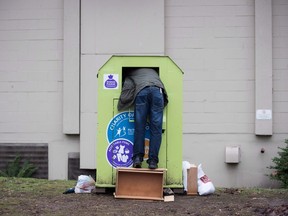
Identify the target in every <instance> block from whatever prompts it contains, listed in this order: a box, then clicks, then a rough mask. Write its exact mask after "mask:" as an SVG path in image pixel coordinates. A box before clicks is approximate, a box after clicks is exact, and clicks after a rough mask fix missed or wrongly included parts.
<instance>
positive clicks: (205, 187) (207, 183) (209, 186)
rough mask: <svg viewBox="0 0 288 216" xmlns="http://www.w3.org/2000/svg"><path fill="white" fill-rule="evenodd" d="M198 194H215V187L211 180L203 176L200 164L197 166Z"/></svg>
mask: <svg viewBox="0 0 288 216" xmlns="http://www.w3.org/2000/svg"><path fill="white" fill-rule="evenodd" d="M197 177H198V181H197V183H198V193H199V195H208V194H212V193H214V192H215V187H214V185H213V183H212V182H211V180H210V179H209V178H208V176H207V175H205V173H204V171H203V169H202V164H199V166H198V174H197Z"/></svg>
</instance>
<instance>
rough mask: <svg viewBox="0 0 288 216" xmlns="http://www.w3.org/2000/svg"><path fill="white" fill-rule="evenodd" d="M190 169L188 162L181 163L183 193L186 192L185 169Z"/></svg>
mask: <svg viewBox="0 0 288 216" xmlns="http://www.w3.org/2000/svg"><path fill="white" fill-rule="evenodd" d="M190 167H191V165H190V163H189V162H188V161H183V162H182V173H183V185H184V191H187V190H188V189H187V169H189V168H190Z"/></svg>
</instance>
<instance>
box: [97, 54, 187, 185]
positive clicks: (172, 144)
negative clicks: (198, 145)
mask: <svg viewBox="0 0 288 216" xmlns="http://www.w3.org/2000/svg"><path fill="white" fill-rule="evenodd" d="M136 68H153V69H155V70H156V71H157V72H158V73H159V76H160V79H161V80H162V82H163V83H164V85H165V89H166V91H167V94H168V100H169V103H168V105H167V106H166V107H165V109H164V114H163V130H162V142H161V147H160V152H159V163H158V167H159V168H165V169H167V171H166V172H165V176H164V186H165V187H170V188H183V183H182V107H183V104H182V102H183V99H182V98H183V97H182V85H183V84H182V79H183V72H182V71H181V69H180V68H179V67H178V66H177V65H176V64H175V63H174V62H173V61H172V60H171V59H170V58H169V57H168V56H112V57H111V58H110V59H109V60H108V61H107V62H106V63H105V64H104V65H103V66H102V67H101V68H100V69H99V71H98V74H97V77H98V115H97V119H98V125H97V136H96V137H97V143H96V169H97V176H96V188H110V187H115V183H116V168H119V167H132V164H133V160H132V156H133V140H134V109H133V107H131V108H129V109H128V110H125V111H121V112H119V111H118V110H117V104H118V100H119V96H120V94H121V90H122V83H123V82H124V79H125V74H127V73H128V72H129V71H131V70H133V69H136ZM149 136H150V134H149V122H147V124H146V134H145V156H144V161H143V163H142V167H143V168H147V167H148V164H147V163H146V161H145V160H147V159H148V150H149Z"/></svg>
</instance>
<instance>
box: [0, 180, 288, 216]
mask: <svg viewBox="0 0 288 216" xmlns="http://www.w3.org/2000/svg"><path fill="white" fill-rule="evenodd" d="M48 182H49V181H48ZM44 183H45V182H44ZM41 184H43V182H40V183H29V184H28V185H26V186H23V185H22V184H21V182H19V181H17V182H12V183H11V184H10V185H8V186H7V185H5V184H1V179H0V191H1V193H0V215H37V216H38V215H69V216H72V215H81V216H82V215H84V216H86V215H115V216H116V215H117V216H118V215H127V216H132V215H133V216H134V215H143V216H144V215H145V216H147V215H165V216H170V215H171V216H172V215H173V216H174V215H197V216H200V215H213V216H217V215H219V216H220V215H223V216H224V215H225V216H227V215H244V216H245V215H247V216H248V215H249V216H250V215H256V216H257V215H269V216H274V215H277V216H278V215H280V216H281V215H283V216H284V215H288V190H283V189H282V190H277V189H276V190H269V189H267V190H266V189H264V190H262V189H261V190H257V189H256V190H248V189H228V188H227V189H217V190H216V192H215V193H214V194H212V195H208V196H187V195H183V194H175V201H174V202H164V201H152V200H135V199H120V198H117V199H116V198H114V196H113V193H112V192H108V193H104V194H95V193H91V194H75V193H70V194H63V192H64V191H65V190H66V189H67V188H69V187H67V188H64V187H65V186H66V185H65V184H64V185H63V184H62V185H61V184H60V185H59V184H57V182H56V183H55V184H49V186H46V187H43V186H42V185H41ZM70 184H71V182H70ZM27 186H29V188H32V189H33V190H28V189H27ZM7 187H8V188H7ZM14 187H15V189H13V188H14Z"/></svg>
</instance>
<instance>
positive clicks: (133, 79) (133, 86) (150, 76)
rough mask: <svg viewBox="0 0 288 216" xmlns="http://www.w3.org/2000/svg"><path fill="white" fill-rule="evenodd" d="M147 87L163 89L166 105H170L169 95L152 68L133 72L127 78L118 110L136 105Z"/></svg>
mask: <svg viewBox="0 0 288 216" xmlns="http://www.w3.org/2000/svg"><path fill="white" fill-rule="evenodd" d="M147 86H157V87H159V88H162V89H163V93H164V105H165V106H166V105H167V103H168V95H167V92H166V90H165V87H164V84H163V83H162V81H161V80H160V77H159V75H158V73H157V72H156V71H155V70H153V69H151V68H139V69H136V70H134V71H131V72H130V73H129V74H128V75H127V77H126V78H125V81H124V84H123V87H122V92H121V95H120V98H119V101H118V106H117V108H118V110H119V111H121V110H125V109H127V108H129V107H131V106H132V105H133V103H134V100H135V97H136V95H137V94H138V93H139V92H140V91H141V90H142V89H143V88H145V87H147Z"/></svg>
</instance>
